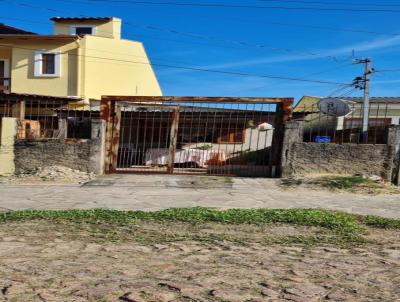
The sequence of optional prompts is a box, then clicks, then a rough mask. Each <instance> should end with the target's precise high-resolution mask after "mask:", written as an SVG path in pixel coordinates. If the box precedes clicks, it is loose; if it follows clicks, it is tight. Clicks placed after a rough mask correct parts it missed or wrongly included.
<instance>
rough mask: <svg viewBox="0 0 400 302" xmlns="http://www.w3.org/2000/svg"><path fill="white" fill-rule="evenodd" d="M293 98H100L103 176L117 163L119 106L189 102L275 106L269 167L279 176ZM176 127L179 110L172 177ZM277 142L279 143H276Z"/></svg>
mask: <svg viewBox="0 0 400 302" xmlns="http://www.w3.org/2000/svg"><path fill="white" fill-rule="evenodd" d="M293 101H294V99H293V98H243V97H193V96H191V97H177V96H165V97H163V96H103V97H102V99H101V106H100V110H101V114H100V116H101V119H102V120H104V121H105V124H106V139H105V151H106V152H105V153H106V154H105V165H104V170H105V171H104V173H105V174H110V173H116V172H117V161H118V149H119V140H120V129H121V106H120V104H119V102H129V103H136V104H138V103H152V104H162V103H164V102H191V103H246V102H248V103H263V104H276V113H275V114H276V116H275V131H274V134H273V138H272V141H273V142H274V143H273V145H272V151H271V154H272V156H271V160H272V163H273V164H275V166H276V167H278V170H277V171H276V176H277V177H280V176H281V171H280V169H279V167H280V164H281V160H282V149H283V139H284V132H285V124H286V123H287V122H288V121H289V120H290V118H291V115H292V111H293V109H292V105H293ZM178 124H179V109H177V108H175V109H174V110H173V121H172V126H171V130H172V132H171V138H170V148H169V161H168V168H167V173H170V174H172V173H173V170H174V162H173V158H174V153H175V147H176V136H177V135H176V134H177V131H178ZM275 142H278V143H275Z"/></svg>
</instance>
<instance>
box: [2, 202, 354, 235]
mask: <svg viewBox="0 0 400 302" xmlns="http://www.w3.org/2000/svg"><path fill="white" fill-rule="evenodd" d="M137 219H140V220H156V221H179V222H188V223H205V222H219V223H225V224H266V223H288V224H296V225H303V226H317V227H323V228H327V229H331V230H334V231H340V232H342V231H343V232H356V231H357V230H358V229H359V225H358V223H357V217H356V216H355V215H351V214H346V213H341V212H334V211H327V210H316V209H279V210H275V209H230V210H224V211H221V210H217V209H210V208H201V207H196V208H173V209H167V210H161V211H156V212H144V211H116V210H108V209H93V210H66V211H47V210H25V211H15V212H2V213H0V223H5V222H13V221H29V220H68V221H74V222H90V223H118V224H127V223H130V222H132V221H133V220H137Z"/></svg>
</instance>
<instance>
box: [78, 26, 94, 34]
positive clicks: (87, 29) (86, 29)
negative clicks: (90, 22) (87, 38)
mask: <svg viewBox="0 0 400 302" xmlns="http://www.w3.org/2000/svg"><path fill="white" fill-rule="evenodd" d="M75 34H76V35H91V34H93V28H92V27H75Z"/></svg>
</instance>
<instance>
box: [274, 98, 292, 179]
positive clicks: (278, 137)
mask: <svg viewBox="0 0 400 302" xmlns="http://www.w3.org/2000/svg"><path fill="white" fill-rule="evenodd" d="M292 104H293V100H292V99H285V100H284V101H283V102H282V103H278V104H277V105H276V106H277V107H276V113H275V114H276V116H275V130H274V134H273V138H272V148H271V158H270V167H271V169H272V166H275V173H274V174H275V175H273V174H272V171H270V172H271V175H270V176H271V177H281V175H282V169H281V168H282V167H281V162H282V150H283V142H284V137H285V125H286V123H287V122H288V121H289V120H290V119H291V116H292V111H293V109H292Z"/></svg>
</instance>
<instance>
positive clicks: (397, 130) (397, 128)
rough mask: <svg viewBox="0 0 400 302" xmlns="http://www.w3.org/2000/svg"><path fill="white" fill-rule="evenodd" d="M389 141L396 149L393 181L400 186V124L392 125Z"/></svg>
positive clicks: (389, 130)
mask: <svg viewBox="0 0 400 302" xmlns="http://www.w3.org/2000/svg"><path fill="white" fill-rule="evenodd" d="M387 143H388V145H389V146H391V147H392V148H393V149H394V154H395V155H394V162H393V172H392V182H393V183H394V184H395V185H397V186H400V125H392V126H390V127H389V129H388V138H387Z"/></svg>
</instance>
